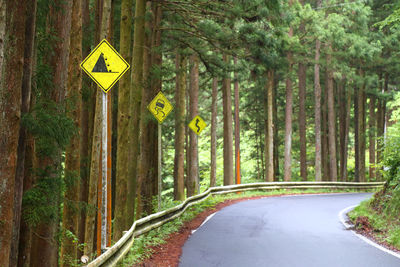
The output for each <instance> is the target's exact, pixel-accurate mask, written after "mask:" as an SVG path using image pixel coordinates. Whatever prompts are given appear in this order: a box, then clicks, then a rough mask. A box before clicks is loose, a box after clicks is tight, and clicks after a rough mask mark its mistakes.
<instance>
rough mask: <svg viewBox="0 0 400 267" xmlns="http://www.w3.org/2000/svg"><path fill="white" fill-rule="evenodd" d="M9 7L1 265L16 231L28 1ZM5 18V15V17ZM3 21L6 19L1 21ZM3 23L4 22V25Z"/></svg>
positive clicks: (1, 106)
mask: <svg viewBox="0 0 400 267" xmlns="http://www.w3.org/2000/svg"><path fill="white" fill-rule="evenodd" d="M4 8H5V10H6V16H5V34H4V35H5V36H2V37H5V38H4V39H2V40H5V43H4V46H3V51H1V53H2V54H3V55H4V62H3V64H2V65H1V67H2V69H0V71H1V74H2V79H0V88H1V89H0V125H1V131H0V142H1V144H2V145H1V146H0V154H1V155H2V158H1V160H0V175H1V177H2V178H1V179H2V187H1V189H0V206H1V209H0V218H1V227H0V229H1V231H0V265H1V266H8V265H9V261H10V251H11V245H12V233H13V208H14V188H15V176H16V171H17V154H18V152H17V149H18V138H19V131H20V118H21V99H22V76H23V63H24V59H23V55H24V40H25V30H24V29H25V3H24V1H1V4H0V10H3V9H4ZM2 19H4V17H2ZM0 23H2V24H3V23H4V22H2V21H0ZM1 26H4V24H3V25H1Z"/></svg>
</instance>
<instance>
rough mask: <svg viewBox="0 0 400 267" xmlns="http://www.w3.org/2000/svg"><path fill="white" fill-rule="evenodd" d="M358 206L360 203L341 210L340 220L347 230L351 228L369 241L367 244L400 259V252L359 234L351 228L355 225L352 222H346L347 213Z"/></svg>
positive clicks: (361, 237) (359, 236) (364, 239)
mask: <svg viewBox="0 0 400 267" xmlns="http://www.w3.org/2000/svg"><path fill="white" fill-rule="evenodd" d="M357 206H358V205H352V206H350V207H347V208H344V209H342V210H341V211H340V212H339V214H338V217H339V220H340V222H341V223H342V224H343V225H344V227H345V228H346V230H350V231H351V232H352V233H353V234H354V235H356V236H357V237H358V238H360V239H361V240H363V241H364V242H365V243H367V244H369V245H371V246H373V247H375V248H377V249H380V250H382V251H383V252H385V253H388V254H390V255H392V256H394V257H396V258H399V259H400V253H397V252H395V251H392V250H389V249H387V248H385V247H384V246H381V245H379V244H378V243H375V242H374V241H372V240H371V239H369V238H367V237H365V236H363V235H360V234H358V233H357V232H356V231H354V230H351V228H352V227H353V225H350V224H348V223H347V222H346V219H345V216H346V217H347V215H346V214H347V213H348V212H349V211H350V210H352V209H354V208H355V207H357Z"/></svg>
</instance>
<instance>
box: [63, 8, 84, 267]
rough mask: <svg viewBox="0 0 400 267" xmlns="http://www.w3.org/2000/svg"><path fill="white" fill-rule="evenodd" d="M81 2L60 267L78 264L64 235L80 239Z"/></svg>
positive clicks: (71, 78)
mask: <svg viewBox="0 0 400 267" xmlns="http://www.w3.org/2000/svg"><path fill="white" fill-rule="evenodd" d="M81 8H82V3H81V0H74V1H73V4H72V18H71V41H70V53H69V65H68V73H69V74H68V86H67V94H66V95H67V101H66V103H67V105H66V110H67V115H68V117H69V118H70V119H71V120H73V122H74V125H75V127H76V129H77V130H78V131H77V133H76V134H75V135H74V136H72V138H71V140H70V144H69V146H68V147H67V149H66V152H65V173H66V176H67V179H70V180H69V181H67V184H66V191H65V196H64V210H63V228H64V229H63V235H62V237H63V239H62V240H63V242H62V244H61V265H62V266H72V265H74V263H75V262H76V260H77V252H78V247H77V245H78V244H77V242H75V240H74V239H73V238H71V237H70V236H69V235H68V234H66V232H65V231H69V232H71V233H72V234H74V235H75V236H78V218H79V216H78V211H79V190H80V168H81V166H80V129H81V101H82V95H81V91H82V75H81V70H80V69H78V68H76V66H78V65H79V64H80V63H81V61H82V20H81V14H82V13H81Z"/></svg>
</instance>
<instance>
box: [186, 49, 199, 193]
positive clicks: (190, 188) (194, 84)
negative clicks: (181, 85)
mask: <svg viewBox="0 0 400 267" xmlns="http://www.w3.org/2000/svg"><path fill="white" fill-rule="evenodd" d="M189 66H190V82H189V84H190V86H189V120H192V119H193V118H194V117H196V116H197V115H198V113H199V112H198V102H199V59H198V56H197V55H195V54H193V55H191V56H190V59H189ZM189 158H190V164H189V166H188V168H189V176H188V180H187V196H188V197H191V196H193V195H196V194H198V193H199V191H198V189H199V175H198V171H199V167H198V143H197V135H196V133H195V132H193V131H189Z"/></svg>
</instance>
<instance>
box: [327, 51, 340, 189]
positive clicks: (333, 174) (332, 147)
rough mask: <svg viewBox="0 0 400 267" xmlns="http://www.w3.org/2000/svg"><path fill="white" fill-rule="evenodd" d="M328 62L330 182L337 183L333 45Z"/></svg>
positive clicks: (328, 55) (328, 54)
mask: <svg viewBox="0 0 400 267" xmlns="http://www.w3.org/2000/svg"><path fill="white" fill-rule="evenodd" d="M327 48H328V53H327V55H326V57H327V58H326V61H327V79H328V81H327V88H326V89H327V96H328V99H327V100H328V144H329V162H330V164H329V167H330V169H329V170H330V171H329V176H330V180H331V181H334V182H336V181H337V160H336V112H335V97H334V92H333V91H334V89H333V70H332V69H331V67H330V65H331V62H332V55H331V52H332V45H331V44H329V45H328V47H327Z"/></svg>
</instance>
